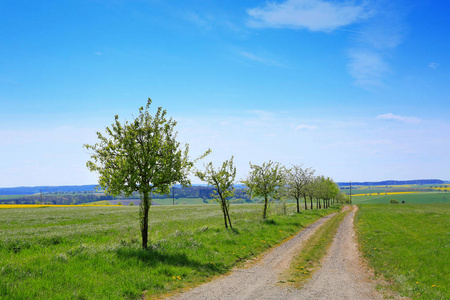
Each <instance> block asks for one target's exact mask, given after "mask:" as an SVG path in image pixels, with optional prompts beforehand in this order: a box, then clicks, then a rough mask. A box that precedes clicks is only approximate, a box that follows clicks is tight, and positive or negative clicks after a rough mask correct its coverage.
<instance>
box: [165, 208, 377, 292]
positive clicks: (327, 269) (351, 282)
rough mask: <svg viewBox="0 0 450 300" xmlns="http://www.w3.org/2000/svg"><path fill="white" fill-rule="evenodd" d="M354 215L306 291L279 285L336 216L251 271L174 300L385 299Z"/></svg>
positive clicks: (308, 229) (283, 246)
mask: <svg viewBox="0 0 450 300" xmlns="http://www.w3.org/2000/svg"><path fill="white" fill-rule="evenodd" d="M356 210H357V207H356V206H354V209H353V211H351V212H350V213H349V214H348V215H347V216H346V217H345V219H344V220H343V221H342V223H341V225H340V227H339V229H338V231H337V233H336V236H335V238H334V240H333V243H332V245H331V247H330V249H329V251H328V253H327V255H326V256H325V258H324V260H323V262H322V266H321V268H320V269H319V270H317V271H316V272H315V273H314V275H313V277H312V278H311V280H310V281H308V282H307V283H306V284H305V286H304V287H303V288H302V289H296V288H293V287H287V286H283V285H281V284H280V283H279V282H280V278H281V275H282V273H283V272H286V270H287V269H288V268H289V266H290V264H291V262H292V259H293V258H294V257H295V255H296V253H298V252H299V251H300V250H301V248H302V244H303V243H304V242H305V241H306V240H307V239H308V238H309V237H310V236H311V235H312V234H314V232H315V231H316V230H317V229H318V228H319V227H320V226H322V225H323V224H324V223H325V222H326V221H327V220H329V219H330V218H331V217H332V216H333V215H329V216H327V217H324V218H322V219H320V220H319V221H317V222H315V223H314V224H312V225H310V226H308V227H306V228H304V229H303V230H302V231H301V232H300V233H298V234H297V235H296V236H295V237H293V238H291V239H289V240H288V241H286V242H285V243H283V244H281V245H280V246H278V247H276V248H273V249H272V250H271V251H269V252H267V253H266V254H264V255H263V256H262V257H261V258H260V259H258V260H257V262H255V263H253V264H250V266H249V267H246V268H240V269H235V270H233V271H232V272H231V273H230V274H228V275H224V276H222V277H219V278H217V279H215V280H213V281H211V282H208V283H206V284H203V285H201V286H199V287H196V288H193V289H191V290H189V291H187V292H185V293H181V294H178V295H175V296H173V297H172V298H170V299H177V300H178V299H180V300H181V299H195V300H200V299H333V300H335V299H336V300H338V299H355V300H356V299H358V300H359V299H383V295H382V294H381V293H379V292H378V291H376V290H375V284H376V283H375V282H374V281H372V280H370V278H371V277H372V276H371V274H370V270H368V268H366V267H365V266H364V264H363V263H362V260H361V257H360V254H359V251H358V248H357V243H356V239H355V232H354V230H353V221H354V216H355V213H356Z"/></svg>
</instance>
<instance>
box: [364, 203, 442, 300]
mask: <svg viewBox="0 0 450 300" xmlns="http://www.w3.org/2000/svg"><path fill="white" fill-rule="evenodd" d="M409 203H411V201H410V202H409ZM359 207H360V210H359V213H358V214H357V218H356V229H357V233H358V238H359V243H360V248H361V250H362V252H363V255H364V256H365V257H366V258H367V259H368V262H369V264H370V266H371V267H372V268H373V269H374V270H375V273H376V274H378V275H382V276H383V277H384V278H385V279H386V280H387V281H388V282H389V286H388V288H389V289H392V290H394V291H397V292H398V293H400V294H401V295H403V296H407V297H411V298H413V299H430V300H431V299H433V300H435V299H450V280H449V279H450V204H449V203H445V204H444V203H443V204H394V205H393V204H377V205H360V206H359Z"/></svg>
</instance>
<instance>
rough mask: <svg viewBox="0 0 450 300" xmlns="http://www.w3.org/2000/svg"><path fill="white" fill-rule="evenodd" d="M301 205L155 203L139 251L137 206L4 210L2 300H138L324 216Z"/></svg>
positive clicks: (226, 265) (229, 263)
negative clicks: (225, 208) (282, 211)
mask: <svg viewBox="0 0 450 300" xmlns="http://www.w3.org/2000/svg"><path fill="white" fill-rule="evenodd" d="M336 210H339V208H335V209H334V210H333V209H328V210H313V211H310V210H308V211H303V212H302V214H297V213H293V211H294V207H293V206H289V211H288V214H287V215H276V214H275V211H277V206H276V205H274V207H273V209H272V213H271V217H270V219H269V220H266V221H263V220H262V219H261V205H254V204H246V205H232V206H231V210H230V213H231V219H232V221H233V226H234V228H235V230H228V231H227V230H225V229H224V228H223V227H224V226H223V218H222V213H221V211H220V209H219V207H218V205H217V204H216V205H176V206H153V207H152V208H151V210H150V226H149V227H150V234H149V237H150V246H149V250H148V251H143V250H142V249H141V245H140V242H141V239H140V231H139V220H138V207H137V206H134V207H129V206H105V207H87V206H82V205H80V206H71V207H42V208H10V209H0V298H1V299H140V298H141V297H142V295H143V293H144V291H147V292H146V293H147V294H148V295H155V294H165V293H168V292H171V291H173V290H175V289H179V288H183V287H188V286H190V285H192V284H194V283H198V282H202V281H205V280H207V278H209V277H211V276H215V275H219V274H223V273H226V272H228V271H229V270H230V269H231V268H232V267H233V266H235V265H236V264H238V263H239V262H241V261H245V260H246V259H248V258H250V257H252V256H254V255H256V254H258V253H261V252H262V251H264V250H266V249H268V248H269V247H271V246H273V245H275V244H277V243H278V242H280V241H281V240H283V239H285V238H287V237H289V236H291V235H293V234H294V233H296V232H298V231H299V230H300V229H301V228H302V227H304V226H307V225H308V224H310V223H312V222H314V221H315V220H317V219H319V218H320V217H321V216H324V215H326V214H329V213H331V212H332V211H336Z"/></svg>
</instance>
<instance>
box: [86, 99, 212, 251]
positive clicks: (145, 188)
mask: <svg viewBox="0 0 450 300" xmlns="http://www.w3.org/2000/svg"><path fill="white" fill-rule="evenodd" d="M151 103H152V101H151V99H150V98H149V99H148V102H147V105H146V106H145V108H144V107H141V108H140V109H139V115H138V117H136V118H135V119H134V120H133V121H132V122H128V121H126V122H125V123H123V124H122V123H120V122H119V116H117V115H116V116H115V122H114V123H113V124H112V125H111V128H110V127H106V134H105V135H103V134H101V133H100V132H97V137H98V140H99V141H98V142H97V143H96V144H94V145H87V144H86V145H84V147H85V148H86V149H88V150H92V151H93V153H92V154H91V159H92V160H91V161H88V162H87V163H86V165H87V167H88V169H89V170H90V171H91V172H98V173H99V175H100V176H99V185H100V187H101V188H102V190H104V191H105V193H106V194H108V195H113V196H117V195H120V194H124V195H125V196H127V197H129V196H131V195H132V194H133V192H135V191H136V192H139V195H140V198H141V204H140V208H139V219H140V229H141V236H142V247H143V248H144V249H147V244H148V212H149V209H150V205H151V193H152V192H154V193H158V194H168V193H169V189H170V186H171V185H173V184H174V183H180V184H182V185H183V186H188V185H190V180H189V178H188V174H189V172H190V170H191V169H192V167H193V165H194V162H193V161H190V160H189V156H188V152H189V146H188V145H187V144H186V145H185V147H184V149H182V147H181V145H180V143H179V142H177V141H176V135H177V134H176V132H174V127H175V126H176V124H177V123H176V121H174V120H173V119H172V118H170V119H167V118H166V114H167V113H166V110H163V109H162V108H161V107H158V110H157V112H156V114H155V115H154V116H151V115H150V112H149V109H150V105H151ZM208 153H209V150H208V151H207V152H205V154H203V155H202V156H201V157H199V158H202V157H204V156H206V155H207V154H208Z"/></svg>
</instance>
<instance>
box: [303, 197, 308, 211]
mask: <svg viewBox="0 0 450 300" xmlns="http://www.w3.org/2000/svg"><path fill="white" fill-rule="evenodd" d="M303 199H305V210H308V204H307V203H306V196H303Z"/></svg>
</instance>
